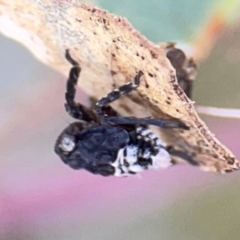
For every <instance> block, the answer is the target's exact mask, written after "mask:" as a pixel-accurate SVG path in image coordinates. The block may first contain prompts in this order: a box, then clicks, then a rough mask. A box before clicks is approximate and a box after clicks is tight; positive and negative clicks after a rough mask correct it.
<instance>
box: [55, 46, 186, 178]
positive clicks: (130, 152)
mask: <svg viewBox="0 0 240 240" xmlns="http://www.w3.org/2000/svg"><path fill="white" fill-rule="evenodd" d="M66 59H67V60H68V61H69V62H70V63H71V64H72V65H73V66H72V68H71V70H70V73H69V79H68V81H67V92H66V95H65V98H66V104H65V107H66V111H67V112H68V113H69V114H70V115H71V116H72V117H74V118H76V119H78V120H81V121H78V122H74V123H72V124H70V125H69V126H68V127H67V128H66V129H65V130H64V131H63V132H62V133H61V134H60V136H59V137H58V139H57V141H56V144H55V152H56V153H57V154H58V155H59V156H60V158H61V159H62V161H63V162H64V163H65V164H67V165H69V166H70V167H71V168H73V169H85V170H87V171H89V172H91V173H94V174H100V175H103V176H110V175H112V176H128V175H132V174H136V173H139V172H142V171H144V170H146V169H157V168H159V167H163V168H165V167H168V166H170V165H171V158H170V155H169V153H168V151H167V150H166V148H165V143H164V142H163V141H162V140H161V139H160V138H159V137H157V136H156V135H155V134H154V133H152V132H151V130H150V129H148V125H155V126H158V127H162V128H182V129H188V127H187V126H186V125H185V124H184V123H182V122H181V121H179V120H174V119H152V118H135V117H122V116H119V115H118V114H117V112H115V111H110V110H111V108H110V106H108V105H109V104H110V103H111V102H113V101H115V100H117V99H119V98H120V97H121V96H122V95H124V94H127V93H130V92H131V91H133V90H134V89H136V88H137V87H138V86H139V85H140V78H141V76H142V75H143V72H141V71H139V72H138V73H137V74H136V76H135V78H134V81H133V82H130V83H127V84H125V85H123V86H121V87H120V88H118V89H116V90H114V91H113V92H111V93H109V94H108V95H107V96H106V97H104V98H102V99H100V100H99V101H98V102H97V103H96V105H95V108H94V109H93V110H91V109H89V108H87V107H85V106H83V105H82V104H80V103H76V102H75V101H74V98H75V94H76V84H77V81H78V78H79V75H80V71H81V69H80V67H79V65H78V63H77V62H76V61H75V60H73V59H72V58H71V56H70V54H69V51H68V50H67V51H66ZM109 112H111V115H110V116H109V115H108V113H109Z"/></svg>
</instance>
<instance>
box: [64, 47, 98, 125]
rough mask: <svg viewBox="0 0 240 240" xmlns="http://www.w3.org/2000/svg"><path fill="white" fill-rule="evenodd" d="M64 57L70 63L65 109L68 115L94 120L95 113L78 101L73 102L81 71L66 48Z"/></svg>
mask: <svg viewBox="0 0 240 240" xmlns="http://www.w3.org/2000/svg"><path fill="white" fill-rule="evenodd" d="M65 57H66V59H67V60H68V62H70V63H71V64H72V68H71V69H70V72H69V77H68V79H67V85H66V94H65V99H66V103H65V109H66V111H67V112H68V114H69V115H71V116H72V117H74V118H76V119H79V120H84V121H91V120H95V115H94V114H93V113H92V111H91V110H90V109H88V108H87V107H85V106H84V105H82V104H80V103H77V102H75V100H74V99H75V96H76V86H77V82H78V79H79V75H80V72H81V68H80V66H79V64H78V63H77V62H76V61H75V60H74V59H72V57H71V56H70V53H69V50H68V49H67V50H66V53H65Z"/></svg>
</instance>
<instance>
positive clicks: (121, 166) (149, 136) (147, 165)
mask: <svg viewBox="0 0 240 240" xmlns="http://www.w3.org/2000/svg"><path fill="white" fill-rule="evenodd" d="M133 136H134V137H133ZM131 137H132V139H131V140H130V142H129V144H128V145H127V146H126V147H124V148H122V149H120V150H119V152H118V155H117V159H116V161H115V162H113V163H112V164H111V166H113V167H114V168H115V173H114V176H117V177H121V176H129V175H133V174H137V173H140V172H143V171H144V170H147V169H158V168H166V167H169V166H170V165H171V164H172V163H171V159H170V155H169V153H168V152H167V150H166V149H165V147H164V146H163V142H162V141H161V139H160V138H158V137H157V136H156V135H155V134H153V133H152V132H151V131H150V130H149V129H146V128H137V129H136V131H135V135H134V134H131Z"/></svg>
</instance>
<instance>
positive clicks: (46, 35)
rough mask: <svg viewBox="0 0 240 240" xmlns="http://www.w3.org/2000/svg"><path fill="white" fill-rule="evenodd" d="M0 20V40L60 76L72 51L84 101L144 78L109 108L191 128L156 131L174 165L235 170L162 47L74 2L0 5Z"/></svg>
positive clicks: (4, 0) (24, 0)
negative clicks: (172, 120) (17, 44)
mask: <svg viewBox="0 0 240 240" xmlns="http://www.w3.org/2000/svg"><path fill="white" fill-rule="evenodd" d="M0 14H1V17H0V28H1V31H2V32H3V33H4V34H5V35H8V36H10V37H12V38H14V39H16V40H17V41H20V42H22V43H23V44H24V45H25V46H26V47H28V48H29V49H30V50H31V51H32V52H33V53H34V54H35V55H36V57H37V58H39V59H40V60H41V61H43V62H45V63H46V64H48V65H50V66H52V67H54V68H55V69H57V70H58V71H60V72H62V73H64V74H67V73H68V71H69V69H70V65H69V64H68V63H67V61H66V60H65V59H64V53H65V50H66V49H69V50H70V53H71V55H72V57H73V58H74V59H76V60H77V61H78V62H79V63H80V66H81V67H82V74H81V80H80V81H79V82H80V85H81V88H83V89H84V90H85V91H86V92H87V93H88V94H89V96H93V97H95V98H98V99H99V98H101V97H103V96H105V95H106V94H107V93H109V92H110V91H112V90H113V88H114V87H115V86H120V85H122V84H124V83H126V82H128V81H129V80H131V79H133V77H134V76H135V75H136V73H137V72H138V71H139V70H142V71H143V72H144V80H143V81H142V82H141V87H139V88H138V89H137V91H136V92H135V93H133V94H131V96H130V97H128V98H127V97H124V98H123V99H121V100H120V101H117V102H116V103H115V104H113V106H114V108H115V109H117V110H118V111H119V112H120V113H121V114H123V115H134V116H137V117H147V116H153V117H155V118H156V117H157V118H176V119H180V120H181V121H183V122H184V123H185V124H186V125H188V126H189V127H190V130H188V131H186V130H172V129H169V130H166V129H157V130H158V132H159V134H160V135H161V137H162V138H163V139H164V141H165V142H166V143H167V145H168V146H169V149H171V150H170V153H171V154H172V155H173V158H174V160H175V161H176V162H186V161H188V162H190V163H191V164H195V165H199V166H200V167H201V169H203V170H206V171H209V172H221V173H223V172H229V171H232V170H235V169H239V162H238V160H236V158H235V157H234V155H233V154H232V153H231V152H230V151H229V150H228V149H227V148H226V147H225V146H223V145H222V144H221V143H220V142H219V141H218V140H217V139H216V138H215V137H214V135H213V134H212V133H211V132H210V131H209V130H208V128H207V126H206V125H205V124H204V123H203V122H202V121H201V120H200V119H199V117H198V115H197V113H196V112H195V109H194V106H193V103H192V102H191V100H189V99H188V98H187V96H186V95H185V93H184V92H183V90H182V89H181V87H179V85H178V84H177V80H176V75H175V69H174V68H173V67H172V65H171V64H170V62H169V60H168V59H167V58H166V51H167V50H166V49H167V48H166V45H165V44H162V45H155V44H153V43H151V42H150V41H148V40H147V39H145V38H144V37H143V36H142V35H141V34H140V33H139V32H137V31H136V30H135V29H134V28H133V27H132V26H131V25H130V24H129V23H128V22H127V21H126V20H125V19H123V18H121V17H117V16H114V15H111V14H109V13H108V12H106V11H103V10H100V9H98V8H94V7H90V6H86V5H83V4H79V3H77V1H67V0H66V1H60V0H59V1H54V0H38V1H29V0H15V1H9V0H0ZM170 146H171V147H170ZM174 155H178V157H176V156H174ZM179 156H182V158H180V157H179Z"/></svg>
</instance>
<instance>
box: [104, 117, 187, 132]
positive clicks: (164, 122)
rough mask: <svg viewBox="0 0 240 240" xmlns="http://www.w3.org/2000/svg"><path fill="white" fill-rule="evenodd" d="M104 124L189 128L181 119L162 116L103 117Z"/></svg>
mask: <svg viewBox="0 0 240 240" xmlns="http://www.w3.org/2000/svg"><path fill="white" fill-rule="evenodd" d="M103 122H104V124H109V125H119V124H120V125H121V124H130V125H154V126H157V127H160V128H182V129H185V130H188V129H189V127H188V126H186V125H185V124H184V123H183V122H181V121H180V120H175V119H161V118H135V117H114V116H113V117H105V118H104V119H103Z"/></svg>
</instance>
